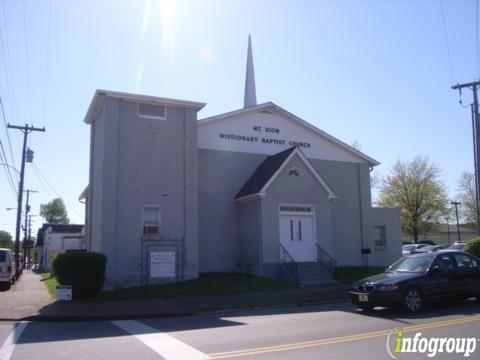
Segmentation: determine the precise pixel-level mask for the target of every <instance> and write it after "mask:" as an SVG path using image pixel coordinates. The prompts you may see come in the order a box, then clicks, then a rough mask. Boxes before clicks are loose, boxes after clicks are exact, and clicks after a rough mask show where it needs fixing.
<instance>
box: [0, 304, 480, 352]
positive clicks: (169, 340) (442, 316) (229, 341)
mask: <svg viewBox="0 0 480 360" xmlns="http://www.w3.org/2000/svg"><path fill="white" fill-rule="evenodd" d="M396 328H397V329H398V328H401V329H402V330H403V333H404V335H403V337H404V341H407V340H405V339H406V338H409V340H410V341H413V339H414V336H415V334H417V333H421V335H417V336H418V344H421V343H422V341H423V344H427V345H428V344H430V346H431V349H432V350H434V348H433V345H432V344H434V341H439V342H440V341H441V340H440V339H439V340H432V339H433V338H434V337H438V338H445V339H444V341H446V342H445V343H444V345H443V346H444V347H445V349H444V350H447V347H448V346H450V345H451V344H454V343H453V342H452V341H453V340H451V341H450V343H448V342H447V341H448V338H452V337H453V338H459V339H460V338H472V341H471V342H469V343H468V344H469V345H465V346H464V347H463V349H462V348H459V350H462V353H460V354H455V353H446V352H443V353H438V354H437V355H436V356H435V357H433V358H434V359H480V341H477V339H476V338H480V304H479V303H477V302H475V301H465V302H461V303H455V304H451V305H448V306H437V307H433V308H430V309H427V310H426V311H424V312H423V313H421V314H419V315H415V316H408V315H399V314H397V313H395V312H392V311H389V310H387V309H380V310H377V311H375V312H374V313H373V314H365V313H363V312H361V311H360V310H357V309H356V308H355V307H354V306H352V305H350V304H347V303H343V304H333V305H318V306H308V307H297V308H286V309H269V310H262V311H245V312H237V313H225V314H217V315H204V316H192V317H182V318H159V319H146V320H124V321H113V322H112V321H91V322H29V323H14V322H3V323H0V344H3V345H1V348H0V359H1V360H7V359H34V360H40V359H88V360H93V359H115V360H118V359H135V360H139V359H162V358H166V359H208V358H212V359H227V358H232V359H242V358H244V359H292V358H293V359H295V358H297V359H367V360H374V359H389V358H390V357H389V355H388V353H387V345H386V344H387V339H388V336H389V334H391V336H390V342H389V349H390V351H391V352H392V355H393V356H395V357H396V358H399V359H430V358H429V357H428V356H427V353H423V354H420V353H396V352H394V351H393V350H394V348H395V342H396V341H397V340H396V339H397V338H396V334H397V333H396V332H394V333H392V330H393V329H396ZM473 340H474V342H473ZM432 341H433V342H432ZM465 341H467V340H465ZM449 344H450V345H449ZM465 344H467V343H465ZM460 345H461V343H460ZM473 347H475V349H474V350H473ZM468 348H469V349H470V351H472V350H473V351H472V353H471V354H470V356H469V357H465V356H464V352H465V350H466V349H468ZM427 350H428V347H427ZM432 350H430V351H432Z"/></svg>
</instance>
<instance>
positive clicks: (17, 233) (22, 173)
mask: <svg viewBox="0 0 480 360" xmlns="http://www.w3.org/2000/svg"><path fill="white" fill-rule="evenodd" d="M7 127H8V128H9V129H17V130H20V131H21V132H22V133H23V148H22V166H21V168H20V182H19V184H18V205H17V226H16V229H15V267H16V270H15V276H16V277H17V278H18V277H19V275H20V255H19V253H20V222H21V220H22V200H23V180H24V177H25V153H26V151H27V138H28V134H30V133H31V132H33V131H42V132H44V131H45V128H41V129H40V128H35V127H33V126H28V124H25V126H17V125H10V124H8V126H7Z"/></svg>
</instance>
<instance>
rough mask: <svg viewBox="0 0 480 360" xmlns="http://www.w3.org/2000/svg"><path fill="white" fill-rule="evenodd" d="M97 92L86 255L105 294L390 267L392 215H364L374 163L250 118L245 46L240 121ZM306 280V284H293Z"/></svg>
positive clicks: (273, 119)
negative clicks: (233, 276)
mask: <svg viewBox="0 0 480 360" xmlns="http://www.w3.org/2000/svg"><path fill="white" fill-rule="evenodd" d="M204 106H205V104H204V103H198V102H192V101H185V100H174V99H167V98H158V97H151V96H143V95H135V94H126V93H118V92H112V91H104V90H97V91H96V93H95V95H94V97H93V100H92V102H91V104H90V107H89V109H88V111H87V114H86V116H85V122H86V123H87V124H89V125H90V129H91V131H90V171H89V173H90V175H89V185H88V186H87V188H86V189H85V191H84V192H83V193H82V195H81V199H82V200H85V203H86V238H87V249H88V250H90V251H95V252H101V253H104V254H105V255H106V256H107V258H108V263H107V273H106V284H105V287H106V288H112V287H117V286H123V287H125V286H137V285H148V284H152V283H159V282H166V281H182V280H186V279H191V278H196V277H198V276H199V273H207V272H249V273H251V274H254V275H257V276H264V277H274V278H277V277H278V278H283V279H286V280H289V281H296V280H297V279H298V280H299V281H300V283H303V284H312V283H317V284H322V283H328V282H331V280H332V276H331V270H332V268H333V266H334V265H335V263H338V265H365V264H369V265H379V266H384V265H388V264H390V263H392V262H393V261H394V260H396V259H397V258H399V257H400V255H401V252H400V242H401V230H400V210H399V209H387V208H375V207H372V205H371V194H370V171H371V170H372V168H373V167H374V166H376V165H378V164H379V163H378V162H377V161H375V160H374V159H372V158H370V157H368V156H367V155H365V154H363V153H361V152H359V151H357V150H355V149H354V148H352V147H350V146H348V145H346V144H345V143H343V142H341V141H340V140H338V139H336V138H334V137H333V136H331V135H329V134H327V133H325V132H323V131H322V130H319V129H317V128H316V127H314V126H313V125H310V124H309V123H308V122H306V121H304V120H302V119H300V118H298V117H296V116H295V115H293V114H291V113H289V112H288V111H286V110H284V109H282V108H281V107H279V106H278V105H275V104H273V103H271V102H266V103H263V104H257V102H256V94H255V80H254V71H253V58H252V50H251V43H250V40H249V44H248V56H247V71H246V83H245V99H244V108H243V109H239V110H235V111H231V112H228V113H225V114H221V115H216V116H212V117H209V118H206V119H202V120H197V112H198V111H199V110H200V109H202V108H203V107H204ZM305 274H307V275H305Z"/></svg>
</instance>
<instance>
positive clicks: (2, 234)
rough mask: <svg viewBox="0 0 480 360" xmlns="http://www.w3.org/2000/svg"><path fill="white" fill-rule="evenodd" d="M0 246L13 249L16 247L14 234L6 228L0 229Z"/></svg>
mask: <svg viewBox="0 0 480 360" xmlns="http://www.w3.org/2000/svg"><path fill="white" fill-rule="evenodd" d="M0 248H7V249H11V250H13V248H14V244H13V240H12V235H10V233H9V232H6V231H5V230H0Z"/></svg>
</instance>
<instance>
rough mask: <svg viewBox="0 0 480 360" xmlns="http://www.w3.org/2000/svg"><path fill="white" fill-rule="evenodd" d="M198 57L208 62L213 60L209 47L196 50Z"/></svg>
mask: <svg viewBox="0 0 480 360" xmlns="http://www.w3.org/2000/svg"><path fill="white" fill-rule="evenodd" d="M198 55H199V56H200V57H201V58H202V59H206V60H210V59H213V51H212V49H210V48H209V47H206V46H203V47H201V48H200V50H198Z"/></svg>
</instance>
